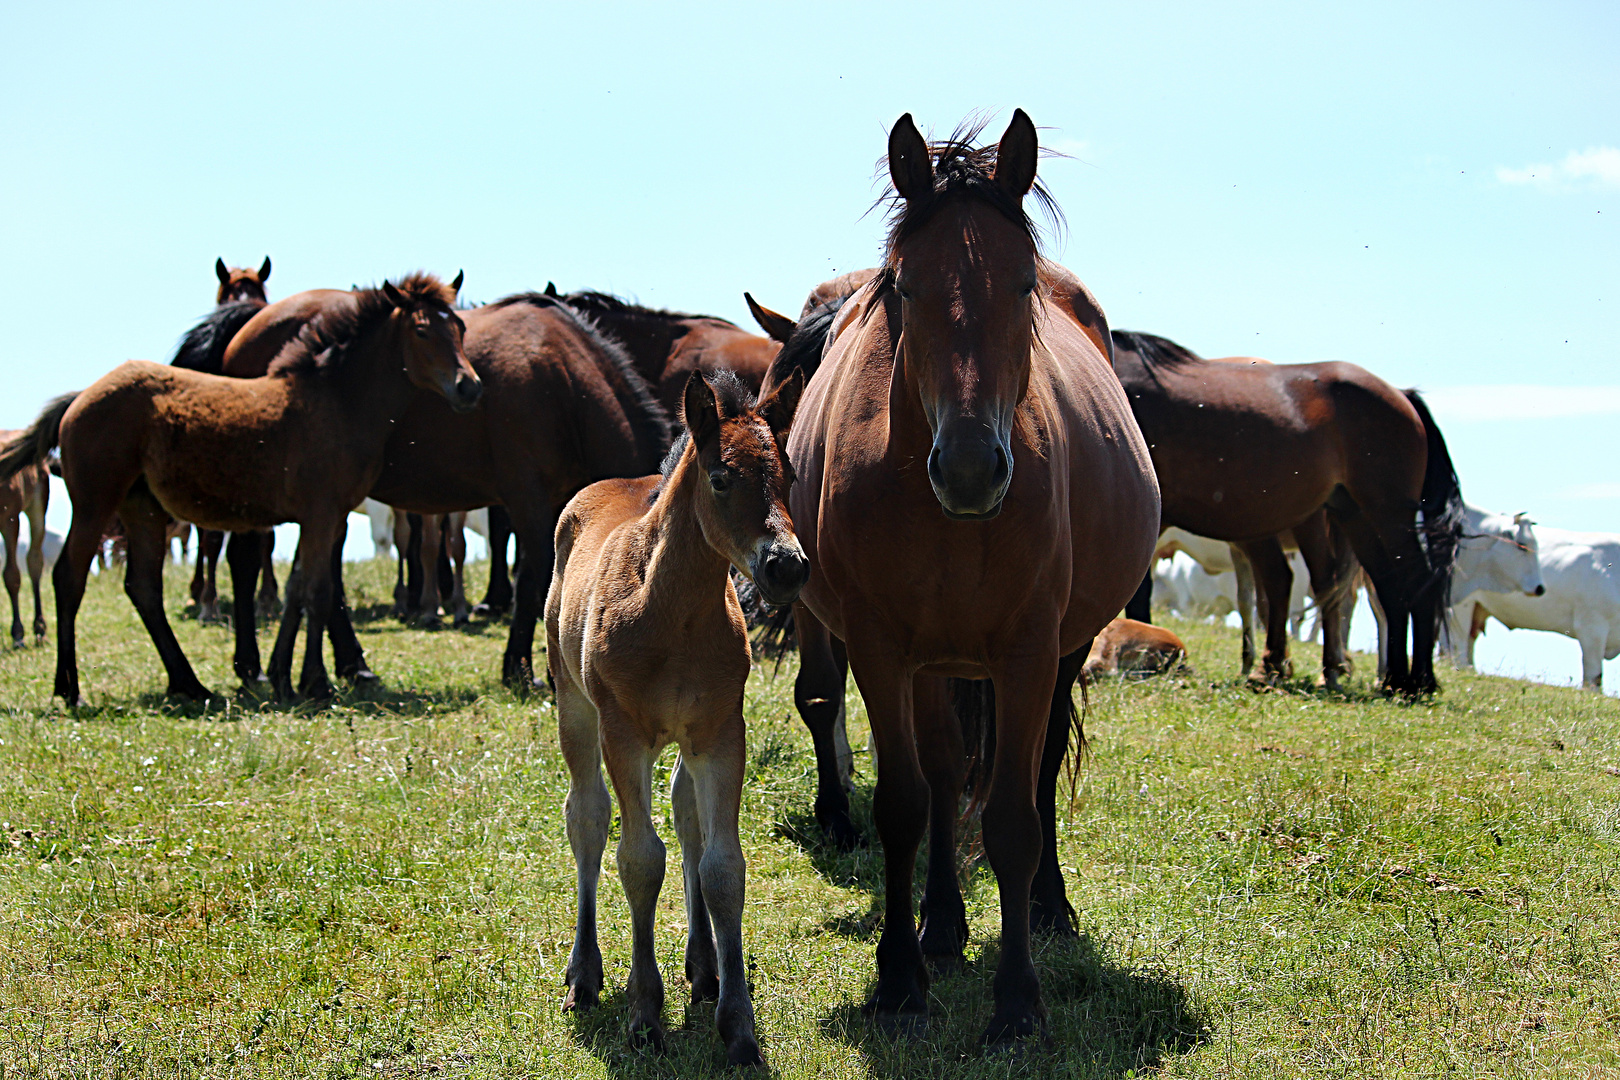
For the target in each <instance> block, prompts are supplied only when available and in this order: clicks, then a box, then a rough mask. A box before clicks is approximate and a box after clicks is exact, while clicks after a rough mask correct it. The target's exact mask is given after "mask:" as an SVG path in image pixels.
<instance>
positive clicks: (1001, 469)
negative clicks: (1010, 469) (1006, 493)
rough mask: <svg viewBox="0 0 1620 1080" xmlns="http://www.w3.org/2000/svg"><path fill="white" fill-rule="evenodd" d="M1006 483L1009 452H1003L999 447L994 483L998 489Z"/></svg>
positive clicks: (997, 449) (997, 448)
mask: <svg viewBox="0 0 1620 1080" xmlns="http://www.w3.org/2000/svg"><path fill="white" fill-rule="evenodd" d="M1006 482H1007V451H1005V450H1003V449H1002V448H1001V447H999V446H998V447H996V469H995V473H994V483H995V486H996V487H1001V486H1002V485H1003V484H1005V483H1006Z"/></svg>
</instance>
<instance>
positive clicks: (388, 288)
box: [383, 281, 405, 308]
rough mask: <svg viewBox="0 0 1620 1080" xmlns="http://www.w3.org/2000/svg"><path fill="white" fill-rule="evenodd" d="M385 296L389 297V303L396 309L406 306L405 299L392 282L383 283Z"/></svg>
mask: <svg viewBox="0 0 1620 1080" xmlns="http://www.w3.org/2000/svg"><path fill="white" fill-rule="evenodd" d="M383 295H384V296H386V297H388V302H389V303H390V304H393V305H394V306H395V307H397V308H402V307H404V306H405V298H404V297H403V296H401V295H400V293H399V290H398V289H396V288H394V283H393V282H392V281H385V282H383Z"/></svg>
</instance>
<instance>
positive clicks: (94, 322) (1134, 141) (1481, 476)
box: [0, 0, 1620, 683]
mask: <svg viewBox="0 0 1620 1080" xmlns="http://www.w3.org/2000/svg"><path fill="white" fill-rule="evenodd" d="M446 11H452V12H453V13H454V17H453V18H447V17H446V16H445V14H444V13H445V12H446ZM0 26H3V28H4V34H3V35H0V57H3V60H0V100H3V101H4V102H5V105H4V107H3V108H0V147H3V152H4V161H5V164H6V167H5V168H3V169H0V250H3V251H4V252H5V255H6V258H5V259H3V260H0V294H3V295H6V296H10V297H13V298H15V299H19V300H22V301H23V303H22V304H21V305H19V306H16V307H14V309H13V312H12V316H11V318H10V319H9V320H8V331H9V332H8V333H7V335H6V341H5V345H4V347H3V351H0V365H3V367H0V372H3V375H4V383H3V385H4V387H5V389H4V392H3V393H0V426H3V427H18V426H21V425H23V424H24V423H26V422H28V421H29V420H31V419H32V417H33V416H34V414H35V413H36V412H37V410H38V407H39V405H40V404H41V403H42V402H43V401H44V400H45V399H47V398H48V397H51V396H53V395H55V394H57V393H60V392H62V391H64V390H70V389H76V388H79V387H82V386H85V385H87V384H88V383H90V382H92V381H93V380H94V379H95V378H97V377H98V376H100V375H101V374H103V373H105V372H106V371H107V370H109V369H110V368H112V367H113V366H114V365H116V364H117V363H118V362H120V361H122V360H124V359H127V358H130V357H142V358H147V359H154V360H166V359H167V358H168V356H169V353H170V351H171V349H172V347H173V345H174V342H175V340H176V339H177V338H178V337H179V335H180V334H181V333H182V332H183V331H184V330H185V328H186V327H187V326H189V325H190V324H191V322H193V321H194V320H195V318H196V317H197V316H199V315H201V314H203V313H204V312H205V311H206V310H207V309H208V307H209V306H210V305H211V302H212V295H213V285H214V278H213V273H212V269H211V268H212V266H213V262H214V259H215V257H216V256H223V257H224V258H225V260H226V261H227V262H229V263H236V264H248V263H251V264H254V265H257V263H258V262H259V260H261V259H262V258H263V257H264V256H265V255H266V254H268V255H270V256H272V257H273V259H274V261H275V271H274V273H273V275H272V277H271V281H270V285H271V292H272V295H273V296H277V297H279V296H285V295H287V294H288V293H290V292H294V291H297V290H300V289H305V288H313V287H323V286H325V287H329V286H337V287H346V286H348V285H349V284H350V283H352V282H362V283H368V282H375V281H379V280H381V279H382V278H384V277H386V276H389V275H396V274H399V273H401V272H403V271H406V270H409V269H413V268H416V267H426V268H428V269H432V270H435V271H438V272H440V273H444V274H447V275H448V274H453V273H454V272H455V271H456V270H457V269H458V268H465V270H466V273H467V285H466V295H467V296H468V297H469V298H472V299H475V300H490V299H494V298H496V297H499V296H501V295H503V294H505V293H508V292H513V291H517V290H520V289H528V288H540V287H542V286H543V285H544V284H545V283H546V281H548V280H554V281H555V282H556V283H557V284H558V285H559V286H561V287H563V288H564V289H571V288H582V287H597V288H606V289H611V290H615V291H618V292H621V293H624V294H627V295H631V296H634V297H637V298H639V299H640V300H642V301H643V302H646V303H651V304H655V305H660V306H668V307H674V308H681V309H686V310H695V311H704V312H712V313H715V314H720V315H724V316H727V317H729V318H732V319H734V320H737V321H739V322H743V323H745V324H746V322H747V312H746V309H745V308H744V306H743V303H742V292H743V290H744V289H747V290H750V291H752V292H753V293H754V295H755V296H756V297H758V298H759V299H760V300H761V301H762V302H764V303H766V304H768V305H770V306H772V307H776V308H779V309H781V310H784V311H796V310H797V307H798V304H799V303H800V301H801V299H802V297H803V296H804V294H805V292H806V291H807V290H808V289H809V288H810V286H812V285H814V284H815V283H816V282H818V281H820V280H822V279H824V278H826V277H828V276H830V275H831V274H832V273H833V272H836V271H842V270H847V269H852V268H854V267H858V266H864V265H870V264H871V263H872V262H873V261H874V260H875V259H876V257H877V252H878V246H879V238H880V235H881V232H882V223H881V220H880V218H879V217H878V215H876V214H867V213H866V212H867V210H868V208H869V207H870V206H871V204H872V202H873V200H874V198H875V197H876V196H877V195H878V193H879V189H878V187H877V186H875V184H874V173H873V168H874V163H875V161H876V160H877V158H878V157H879V155H880V154H881V153H882V152H883V149H884V139H885V134H886V132H887V129H888V127H889V125H891V124H892V123H893V122H894V120H895V118H896V117H897V116H899V114H900V113H902V112H905V111H910V112H912V113H913V114H914V115H915V116H916V118H917V120H918V123H919V124H920V125H921V126H922V127H923V128H924V130H929V129H932V130H933V131H934V132H936V133H944V132H947V131H949V130H950V129H951V128H952V127H953V126H954V125H955V124H956V123H957V121H958V120H960V119H961V118H962V117H963V116H964V115H966V114H968V113H970V112H972V111H974V110H977V109H987V110H990V111H991V112H992V113H993V115H994V120H993V121H992V126H991V130H990V135H991V137H994V135H995V134H997V133H999V131H1000V129H1001V127H1002V126H1003V125H1004V124H1005V122H1006V117H1007V115H1008V114H1009V113H1010V111H1011V108H1012V107H1013V106H1021V107H1023V108H1024V109H1025V110H1026V111H1028V112H1029V113H1030V115H1031V116H1032V117H1033V118H1034V120H1035V122H1036V124H1037V125H1040V126H1041V127H1042V132H1041V136H1042V140H1043V143H1044V144H1045V145H1047V146H1049V147H1051V148H1053V149H1056V150H1059V151H1062V152H1063V153H1064V154H1067V155H1068V157H1066V158H1062V159H1055V160H1047V161H1044V162H1043V163H1042V165H1041V170H1042V176H1043V178H1044V179H1045V180H1046V182H1047V184H1048V185H1049V186H1050V188H1051V189H1052V191H1053V193H1054V195H1055V196H1056V198H1057V200H1058V202H1059V204H1060V205H1061V206H1062V208H1063V210H1064V213H1065V215H1066V218H1067V225H1068V227H1067V230H1066V232H1065V233H1063V234H1062V235H1061V236H1058V237H1054V238H1053V241H1052V243H1051V247H1050V251H1051V253H1052V254H1053V255H1054V256H1056V257H1057V258H1059V259H1060V260H1061V261H1063V262H1064V263H1065V264H1066V265H1068V266H1069V267H1070V268H1071V269H1073V270H1074V271H1075V272H1076V273H1078V274H1079V275H1080V276H1081V277H1082V278H1083V279H1084V280H1085V281H1086V282H1087V284H1088V285H1089V286H1090V287H1091V288H1092V290H1093V291H1094V292H1095V293H1096V294H1097V296H1098V298H1099V299H1100V300H1101V302H1102V304H1103V306H1104V308H1105V310H1106V311H1107V313H1108V315H1109V318H1110V321H1111V322H1112V323H1113V324H1114V325H1115V326H1118V327H1125V328H1131V329H1140V330H1149V331H1152V332H1155V333H1160V334H1165V335H1167V336H1169V337H1172V338H1175V339H1176V340H1178V341H1180V342H1182V343H1183V344H1185V345H1187V346H1188V347H1190V348H1192V349H1194V350H1196V351H1198V352H1201V353H1204V354H1206V355H1216V356H1218V355H1230V354H1239V353H1242V354H1254V355H1260V356H1264V357H1266V358H1268V359H1271V360H1275V361H1279V362H1301V361H1308V360H1321V359H1337V360H1348V361H1352V362H1355V363H1358V364H1361V365H1363V366H1364V367H1367V368H1369V369H1371V370H1373V371H1374V372H1376V373H1378V374H1379V375H1382V376H1383V377H1385V378H1386V379H1388V380H1390V381H1391V382H1393V383H1396V384H1397V385H1403V386H1405V385H1415V386H1418V387H1421V388H1423V389H1424V390H1425V391H1426V392H1428V393H1429V394H1430V396H1431V400H1432V402H1433V405H1434V408H1435V412H1436V415H1437V416H1438V418H1439V420H1440V422H1441V425H1442V427H1443V428H1444V430H1445V433H1446V435H1447V437H1448V439H1449V441H1450V444H1451V447H1452V450H1453V454H1454V457H1455V458H1456V459H1457V462H1458V467H1459V472H1460V474H1461V476H1462V480H1463V485H1464V492H1465V494H1466V495H1467V497H1468V498H1469V499H1470V501H1472V502H1475V503H1477V504H1479V505H1482V506H1486V507H1489V508H1492V509H1499V510H1528V511H1530V512H1532V513H1533V514H1534V515H1535V516H1536V517H1537V519H1538V520H1539V521H1541V522H1543V523H1545V524H1549V525H1556V526H1560V527H1564V528H1575V529H1592V530H1606V531H1620V476H1616V475H1615V470H1614V469H1613V467H1612V465H1611V461H1612V460H1613V455H1614V448H1615V438H1614V432H1615V429H1616V422H1617V420H1620V374H1617V373H1616V371H1615V370H1614V365H1615V360H1616V359H1617V358H1620V319H1617V317H1616V315H1615V313H1614V309H1615V308H1616V307H1617V306H1620V258H1617V256H1620V221H1617V219H1620V198H1617V197H1616V196H1617V195H1620V108H1617V106H1616V103H1617V102H1620V65H1617V64H1616V62H1615V57H1616V56H1617V55H1620V8H1616V7H1614V6H1610V5H1600V4H1596V3H1592V4H1572V3H1538V4H1534V5H1530V4H1466V5H1464V4H1433V5H1421V6H1419V5H1410V4H1364V5H1357V6H1356V7H1355V8H1354V9H1353V10H1347V9H1342V8H1335V7H1329V6H1326V5H1299V4H1286V5H1285V4H1276V5H1244V6H1237V7H1234V6H1231V5H1220V6H1219V7H1217V6H1214V5H1194V4H1184V5H1181V4H1137V5H1117V6H1110V7H1100V6H1096V7H1094V6H1090V5H1081V4H1074V3H1063V4H1024V5H1017V6H1011V5H1009V6H1003V7H999V8H997V7H992V6H990V5H985V4H982V3H980V4H960V3H935V4H930V5H928V6H927V7H925V8H923V7H914V8H906V7H901V6H884V5H873V4H839V3H821V4H816V5H814V6H810V5H805V6H791V7H789V6H782V7H777V8H771V9H768V10H766V9H763V8H762V7H761V6H758V5H707V6H705V7H704V8H703V9H702V10H701V11H694V10H690V9H687V8H677V7H675V6H673V5H658V6H650V5H606V4H604V5H569V6H567V7H556V8H552V7H548V6H542V5H516V4H514V5H498V4H464V5H458V6H456V7H455V8H453V9H452V8H446V7H440V6H429V5H421V4H393V5H378V4H329V3H328V4H320V5H316V4H279V5H252V6H246V5H244V6H238V7H235V8H232V7H228V6H214V5H208V6H205V5H200V4H170V5H164V6H162V7H161V9H156V8H152V7H149V6H136V5H112V4H91V5H73V6H68V5H37V4H27V5H25V4H20V3H15V2H11V0H4V2H0ZM64 503H65V500H58V503H57V505H56V506H55V507H53V522H58V523H59V524H60V525H65V523H66V514H65V511H66V509H67V508H66V506H65V505H63V504H64ZM359 539H360V538H358V537H357V538H356V541H357V542H359ZM367 546H368V545H365V544H364V543H360V546H359V550H365V548H366V547H367ZM1532 639H1535V640H1532ZM1571 650H1574V652H1573V653H1572V652H1571ZM1571 655H1574V656H1578V650H1576V649H1575V646H1574V643H1573V642H1567V641H1555V640H1552V639H1548V638H1546V636H1545V635H1528V634H1511V635H1509V634H1504V633H1502V631H1501V630H1500V629H1499V628H1495V629H1493V630H1492V631H1491V633H1490V634H1488V635H1487V638H1486V647H1485V649H1484V652H1483V658H1484V661H1485V662H1486V663H1495V664H1499V665H1507V667H1508V668H1513V666H1514V665H1515V664H1517V665H1518V667H1517V668H1516V669H1514V670H1518V671H1522V672H1529V673H1532V674H1543V675H1546V676H1548V677H1553V678H1566V679H1567V677H1568V676H1569V675H1570V674H1571V673H1572V671H1573V670H1575V669H1576V661H1574V660H1571V659H1570V658H1569V657H1570V656H1571ZM1610 667H1611V671H1610V681H1611V683H1613V682H1617V681H1620V670H1616V668H1617V665H1610Z"/></svg>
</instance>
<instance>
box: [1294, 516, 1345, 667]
mask: <svg viewBox="0 0 1620 1080" xmlns="http://www.w3.org/2000/svg"><path fill="white" fill-rule="evenodd" d="M1294 539H1295V540H1297V541H1298V542H1299V553H1300V554H1301V555H1302V556H1304V558H1305V566H1306V568H1307V569H1308V570H1309V571H1310V575H1311V594H1312V595H1313V596H1314V597H1315V598H1316V608H1317V615H1316V625H1317V627H1318V628H1319V629H1320V630H1321V631H1322V683H1323V685H1325V686H1326V687H1327V688H1328V689H1330V690H1333V689H1337V687H1338V685H1339V679H1340V678H1342V677H1343V676H1344V675H1346V674H1348V665H1347V664H1346V663H1345V655H1344V637H1343V632H1344V620H1343V618H1342V617H1341V616H1340V614H1339V609H1340V607H1341V606H1342V605H1343V604H1344V602H1345V594H1346V593H1347V592H1348V591H1349V586H1350V581H1351V577H1352V575H1353V573H1354V571H1355V558H1354V556H1353V555H1351V553H1350V547H1349V544H1348V542H1347V541H1346V540H1345V538H1344V534H1343V532H1342V531H1341V530H1339V529H1336V528H1332V529H1330V528H1329V526H1328V521H1327V515H1326V514H1324V513H1322V512H1320V511H1318V512H1317V513H1315V514H1313V515H1311V517H1310V518H1308V519H1306V521H1305V523H1304V524H1303V525H1300V526H1297V527H1296V528H1295V529H1294Z"/></svg>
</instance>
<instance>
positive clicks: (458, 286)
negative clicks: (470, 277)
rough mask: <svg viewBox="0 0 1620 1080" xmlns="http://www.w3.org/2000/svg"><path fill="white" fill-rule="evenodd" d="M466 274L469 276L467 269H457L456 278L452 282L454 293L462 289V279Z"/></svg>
mask: <svg viewBox="0 0 1620 1080" xmlns="http://www.w3.org/2000/svg"><path fill="white" fill-rule="evenodd" d="M466 276H467V271H465V270H457V271H456V280H454V281H452V282H451V283H450V291H451V292H453V293H458V292H460V291H461V281H462V279H463V278H465V277H466Z"/></svg>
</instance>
